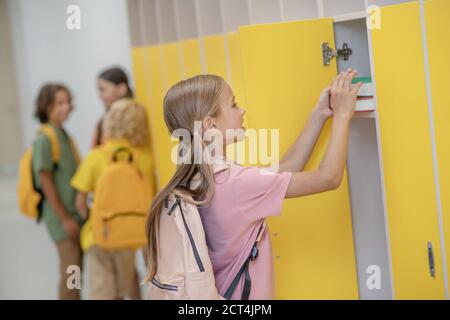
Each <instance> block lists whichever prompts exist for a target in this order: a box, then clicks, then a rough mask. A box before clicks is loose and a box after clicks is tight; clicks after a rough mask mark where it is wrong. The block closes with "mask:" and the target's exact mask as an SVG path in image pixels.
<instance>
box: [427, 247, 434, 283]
mask: <svg viewBox="0 0 450 320" xmlns="http://www.w3.org/2000/svg"><path fill="white" fill-rule="evenodd" d="M427 249H428V267H429V268H430V276H432V277H433V278H434V276H435V273H436V270H435V267H434V252H433V244H432V243H431V241H428V244H427Z"/></svg>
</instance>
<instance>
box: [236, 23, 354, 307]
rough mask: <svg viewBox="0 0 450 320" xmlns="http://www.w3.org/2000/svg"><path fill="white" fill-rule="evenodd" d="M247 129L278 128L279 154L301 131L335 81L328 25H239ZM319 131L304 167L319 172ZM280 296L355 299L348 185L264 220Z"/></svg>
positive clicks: (322, 144) (287, 204)
mask: <svg viewBox="0 0 450 320" xmlns="http://www.w3.org/2000/svg"><path fill="white" fill-rule="evenodd" d="M239 36H240V40H241V46H242V61H243V70H244V86H245V97H246V106H247V110H248V112H249V113H250V117H249V125H250V127H251V128H257V129H264V128H267V129H271V128H274V129H279V130H280V144H281V145H280V154H284V153H285V151H286V150H287V148H288V147H289V145H290V144H291V143H293V142H294V140H295V138H296V137H297V136H298V134H299V133H300V130H301V129H302V128H303V126H304V125H305V122H306V120H307V118H308V116H309V114H310V112H311V110H312V108H313V107H314V105H315V103H316V100H317V98H318V96H319V93H320V91H321V90H322V89H323V88H324V87H325V86H327V85H329V84H330V83H331V81H332V78H333V77H334V76H335V75H336V64H335V62H334V61H332V65H331V67H323V66H322V56H321V54H320V48H321V43H322V42H323V41H328V42H329V43H334V35H333V21H332V19H320V20H308V21H300V22H289V23H277V24H268V25H257V26H248V27H241V28H240V29H239ZM330 124H331V123H330V122H328V123H327V125H326V126H325V128H324V132H323V134H322V136H321V137H320V139H319V141H318V144H317V147H316V150H315V152H314V154H313V156H312V158H311V160H310V162H309V164H308V166H307V169H308V168H313V167H316V166H318V164H319V162H320V160H321V158H322V156H323V154H324V152H325V148H326V142H327V141H328V137H329V134H330ZM269 227H270V232H271V235H272V242H273V251H274V256H275V275H276V292H277V298H281V299H357V298H358V288H357V276H356V266H355V257H354V247H353V236H352V223H351V215H350V205H349V194H348V186H347V181H346V179H344V181H343V183H342V186H341V187H340V188H339V189H338V190H336V191H333V192H327V193H322V194H317V195H313V196H307V197H302V198H298V199H291V200H287V201H285V204H284V206H283V214H282V216H281V217H277V218H272V219H270V221H269Z"/></svg>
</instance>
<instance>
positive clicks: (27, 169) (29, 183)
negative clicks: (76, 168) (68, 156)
mask: <svg viewBox="0 0 450 320" xmlns="http://www.w3.org/2000/svg"><path fill="white" fill-rule="evenodd" d="M38 132H41V133H43V134H45V135H46V136H47V137H48V139H49V140H50V144H51V148H52V160H53V163H55V164H57V163H58V161H59V158H60V146H59V141H58V136H57V135H56V132H55V130H54V129H53V127H52V126H51V125H48V124H44V125H42V126H41V127H40V128H39V129H38ZM70 145H71V148H72V152H73V154H74V157H75V159H76V161H77V162H79V161H80V157H79V153H78V150H77V148H76V146H75V143H74V142H73V140H70ZM32 159H33V149H32V148H29V149H28V150H27V151H26V152H25V154H24V155H23V156H22V158H21V160H20V164H19V181H18V184H17V199H18V202H19V209H20V211H21V212H22V213H23V214H24V215H25V216H27V217H29V218H31V219H35V220H37V221H39V219H40V210H39V206H40V203H41V201H42V199H43V195H42V192H41V191H40V190H38V189H37V188H36V185H35V182H34V181H33V170H32Z"/></svg>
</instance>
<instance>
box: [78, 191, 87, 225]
mask: <svg viewBox="0 0 450 320" xmlns="http://www.w3.org/2000/svg"><path fill="white" fill-rule="evenodd" d="M87 198H88V194H87V193H86V192H80V191H79V192H77V195H76V197H75V207H76V208H77V211H78V213H79V214H80V216H81V217H82V218H83V219H86V218H87V216H88V212H89V208H88V205H87Z"/></svg>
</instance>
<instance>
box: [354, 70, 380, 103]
mask: <svg viewBox="0 0 450 320" xmlns="http://www.w3.org/2000/svg"><path fill="white" fill-rule="evenodd" d="M358 82H362V83H363V85H362V86H361V89H360V90H359V92H358V97H357V100H356V109H355V111H373V110H375V100H374V99H373V96H374V94H375V90H374V88H373V85H372V78H371V77H358V78H354V79H353V83H358Z"/></svg>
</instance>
